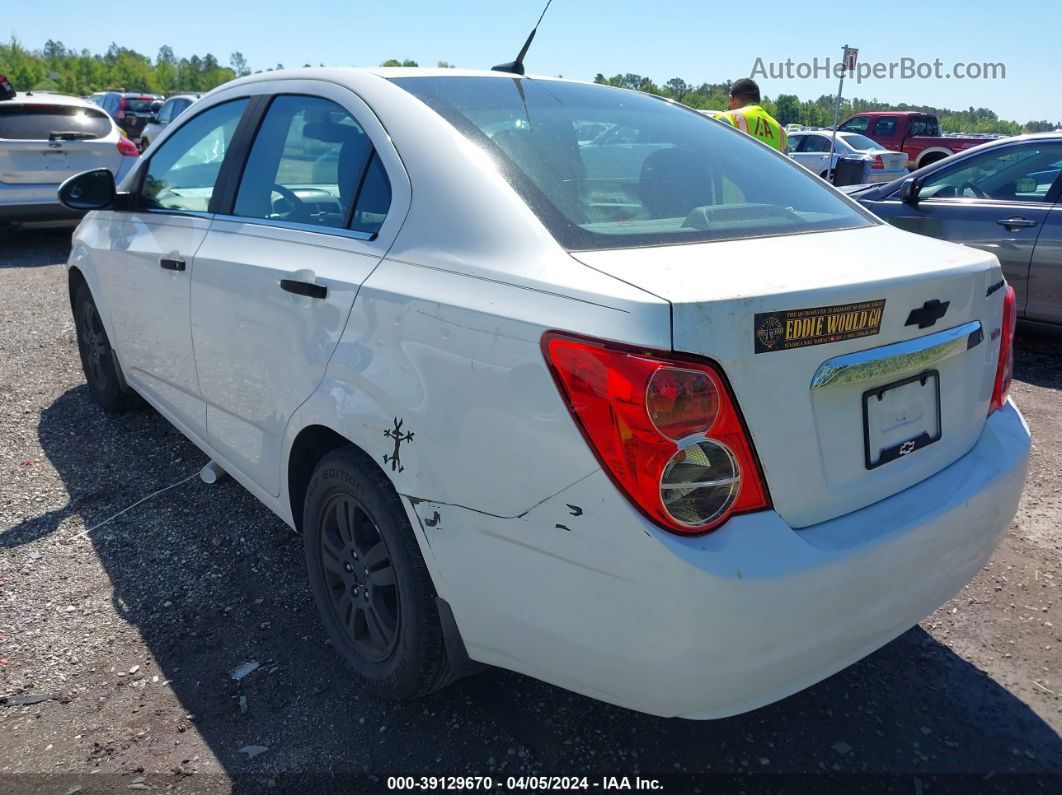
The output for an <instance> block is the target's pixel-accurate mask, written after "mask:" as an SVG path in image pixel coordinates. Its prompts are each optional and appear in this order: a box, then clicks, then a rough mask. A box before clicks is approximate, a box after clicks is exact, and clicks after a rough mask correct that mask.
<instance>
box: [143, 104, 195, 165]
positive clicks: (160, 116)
mask: <svg viewBox="0 0 1062 795" xmlns="http://www.w3.org/2000/svg"><path fill="white" fill-rule="evenodd" d="M201 96H202V94H174V95H173V96H172V97H170V98H169V99H167V100H166V101H165V102H163V103H162V107H161V108H159V110H158V113H156V114H155V115H154V116H152V117H151V118H150V119H148V123H147V125H145V127H144V131H143V132H142V133H141V134H140V151H141V152H143V151H144V150H145V149H147V148H148V146H150V145H151V142H152V141H154V140H155V139H156V138H158V137H159V134H160V133H161V132H162V131H163V130H165V129H166V125H167V124H169V123H170V122H171V121H173V120H174V119H176V118H177V117H178V116H180V115H181V113H183V112H184V111H185V110H187V108H188V106H189V105H191V104H192V103H193V102H195V101H196V100H197V99H199V97H201Z"/></svg>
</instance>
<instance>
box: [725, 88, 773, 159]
mask: <svg viewBox="0 0 1062 795" xmlns="http://www.w3.org/2000/svg"><path fill="white" fill-rule="evenodd" d="M728 107H729V108H730V110H728V111H727V112H726V113H724V114H723V115H722V116H720V117H719V120H720V121H725V122H726V123H728V124H732V125H733V126H734V127H737V128H738V129H739V130H741V131H742V132H743V133H748V134H749V135H751V136H752V137H753V138H756V139H758V140H760V141H762V142H763V143H765V144H767V145H768V146H769V147H771V148H772V149H777V150H778V151H779V152H781V153H782V154H789V136H788V135H786V132H785V130H784V129H783V128H782V125H781V124H779V123H778V122H776V121H775V120H774V118H773V117H772V116H771V114H770V113H768V112H767V111H765V110H764V109H763V108H762V107H760V87H759V86H758V85H756V81H755V80H750V79H749V78H747V77H745V78H742V79H741V80H737V81H735V82H734V84H733V85H732V86H731V87H730V98H729V104H728Z"/></svg>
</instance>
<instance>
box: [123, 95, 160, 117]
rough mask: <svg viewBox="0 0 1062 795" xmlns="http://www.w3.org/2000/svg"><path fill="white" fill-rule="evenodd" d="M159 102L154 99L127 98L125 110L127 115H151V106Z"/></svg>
mask: <svg viewBox="0 0 1062 795" xmlns="http://www.w3.org/2000/svg"><path fill="white" fill-rule="evenodd" d="M156 102H158V100H157V99H154V98H152V97H145V98H143V99H132V98H130V97H126V98H125V110H126V112H127V113H150V112H151V106H152V105H154V104H155V103H156Z"/></svg>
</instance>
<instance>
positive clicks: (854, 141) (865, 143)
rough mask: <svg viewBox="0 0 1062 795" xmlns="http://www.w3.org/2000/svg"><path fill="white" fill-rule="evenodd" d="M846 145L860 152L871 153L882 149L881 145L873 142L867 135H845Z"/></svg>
mask: <svg viewBox="0 0 1062 795" xmlns="http://www.w3.org/2000/svg"><path fill="white" fill-rule="evenodd" d="M844 140H845V143H847V144H848V145H849V146H850V147H852V148H853V149H857V150H859V151H860V152H869V151H871V150H873V149H881V144H879V143H878V142H877V141H871V140H870V139H869V138H867V137H866V136H865V135H856V134H855V133H845V135H844Z"/></svg>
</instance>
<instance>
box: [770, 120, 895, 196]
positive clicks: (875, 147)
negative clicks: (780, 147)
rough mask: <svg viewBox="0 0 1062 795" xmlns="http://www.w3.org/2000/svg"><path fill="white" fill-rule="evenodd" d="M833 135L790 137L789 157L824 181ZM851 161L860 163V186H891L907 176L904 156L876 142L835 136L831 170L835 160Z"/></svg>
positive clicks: (849, 135)
mask: <svg viewBox="0 0 1062 795" xmlns="http://www.w3.org/2000/svg"><path fill="white" fill-rule="evenodd" d="M831 138H833V133H832V132H828V131H827V132H810V131H809V132H801V133H796V134H794V135H790V136H789V156H790V157H792V158H793V159H794V160H795V161H797V162H798V163H800V165H802V166H804V168H806V169H807V170H808V171H810V172H811V173H813V174H818V175H819V176H820V177H822V178H823V179H826V175H827V171H828V166H827V163H828V162H829V161H830V140H831ZM839 157H851V158H857V159H859V160H862V161H863V179H862V184H867V183H876V182H892V181H893V180H894V179H899V178H900V177H903V176H906V175H907V154H906V153H905V152H890V151H889V150H888V149H885V148H884V147H882V145H881V144H879V143H877V142H876V141H872V140H870V139H869V138H867V137H866V136H865V135H859V134H858V133H846V132H839V133H837V144H836V148H835V149H834V152H833V166H834V168H836V167H837V158H839Z"/></svg>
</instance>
